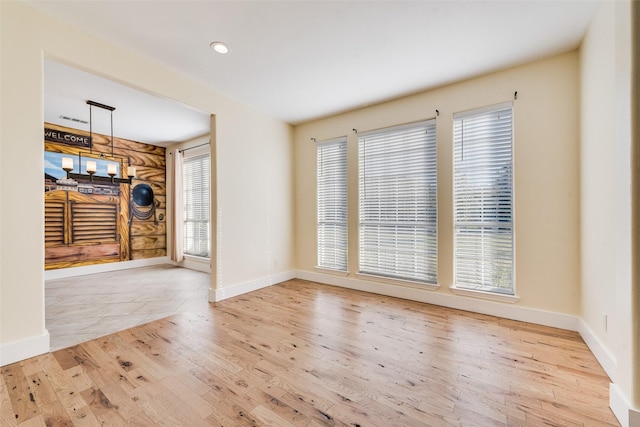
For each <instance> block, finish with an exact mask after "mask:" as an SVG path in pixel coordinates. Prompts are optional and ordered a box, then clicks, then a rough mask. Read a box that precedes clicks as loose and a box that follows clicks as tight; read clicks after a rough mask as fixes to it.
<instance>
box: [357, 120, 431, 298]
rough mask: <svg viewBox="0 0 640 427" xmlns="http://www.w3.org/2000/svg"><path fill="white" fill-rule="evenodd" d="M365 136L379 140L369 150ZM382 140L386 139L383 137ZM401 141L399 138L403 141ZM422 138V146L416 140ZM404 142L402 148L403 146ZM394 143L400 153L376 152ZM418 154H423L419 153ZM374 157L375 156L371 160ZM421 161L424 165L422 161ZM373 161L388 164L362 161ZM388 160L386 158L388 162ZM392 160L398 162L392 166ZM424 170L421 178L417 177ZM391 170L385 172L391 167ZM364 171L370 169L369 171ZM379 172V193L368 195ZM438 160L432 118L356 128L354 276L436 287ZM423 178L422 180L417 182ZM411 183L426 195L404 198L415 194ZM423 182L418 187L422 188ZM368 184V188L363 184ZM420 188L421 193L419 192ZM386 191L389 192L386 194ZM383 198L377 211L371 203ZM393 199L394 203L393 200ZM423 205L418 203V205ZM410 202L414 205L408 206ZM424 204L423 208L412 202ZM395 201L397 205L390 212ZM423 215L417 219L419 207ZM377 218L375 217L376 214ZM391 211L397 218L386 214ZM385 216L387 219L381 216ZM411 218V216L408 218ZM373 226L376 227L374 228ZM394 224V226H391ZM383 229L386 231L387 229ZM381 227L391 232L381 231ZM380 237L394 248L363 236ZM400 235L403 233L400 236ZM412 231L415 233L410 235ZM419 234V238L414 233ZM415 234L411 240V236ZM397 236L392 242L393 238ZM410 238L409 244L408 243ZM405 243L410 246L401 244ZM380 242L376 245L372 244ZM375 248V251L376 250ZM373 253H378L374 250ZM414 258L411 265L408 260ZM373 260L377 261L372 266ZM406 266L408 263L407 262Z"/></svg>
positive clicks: (386, 148)
mask: <svg viewBox="0 0 640 427" xmlns="http://www.w3.org/2000/svg"><path fill="white" fill-rule="evenodd" d="M423 131H424V132H426V135H428V136H424V137H422V136H419V134H420V132H423ZM367 140H369V142H368V143H369V145H371V144H380V145H377V146H375V147H373V148H372V147H370V148H369V151H371V150H372V149H373V150H374V152H370V153H367ZM385 140H386V142H384V141H385ZM401 141H402V142H401ZM420 143H424V144H425V145H424V147H420V146H419V145H411V144H420ZM403 144H404V145H405V147H404V149H401V148H400V147H401V145H403ZM393 148H398V149H399V151H397V152H395V153H394V155H395V154H397V155H398V157H394V155H391V153H385V154H381V153H377V154H376V153H375V151H376V150H379V149H382V150H383V151H384V150H388V149H393ZM415 149H423V150H424V152H422V151H418V154H417V155H408V154H407V153H408V152H409V151H410V150H415ZM402 156H405V157H404V158H403V157H402ZM419 156H423V158H420V157H419ZM376 157H377V160H374V159H375V158H376ZM419 161H424V162H425V164H424V165H422V166H420V165H419ZM367 162H369V163H371V162H374V163H371V164H372V165H375V164H376V163H379V162H383V163H379V164H380V165H382V164H384V165H387V166H390V167H392V168H393V170H392V169H390V168H387V166H379V167H377V169H376V166H373V168H368V167H367V165H366V163H367ZM387 162H388V163H387ZM393 162H395V163H396V164H395V165H394V164H393ZM421 167H422V168H423V169H424V170H423V171H422V172H423V173H425V176H423V177H422V178H420V177H416V174H419V173H421V169H420V168H421ZM390 171H391V172H392V173H395V175H389V174H388V173H389V172H390ZM368 172H371V173H370V174H369V175H367V174H368ZM375 174H378V176H379V179H378V182H379V184H378V187H379V188H380V191H378V197H377V199H376V198H369V197H368V196H367V195H366V193H367V192H368V191H370V189H371V191H372V190H373V187H372V186H373V185H375V184H373V181H370V180H371V179H372V177H373V176H374V175H375ZM437 174H438V161H437V126H436V118H431V119H426V120H421V121H417V122H411V123H406V124H402V125H397V126H390V127H386V128H380V129H375V130H371V131H366V132H359V133H358V276H359V277H362V278H367V279H369V278H371V279H374V280H380V281H384V282H388V283H395V284H400V285H405V286H417V287H419V288H421V289H435V288H437V287H438V177H437ZM421 180H422V181H423V182H421ZM392 181H395V184H396V190H397V191H395V190H394V191H390V190H385V189H384V188H383V186H384V185H390V183H391V182H392ZM411 185H413V188H414V190H415V188H416V185H417V186H418V190H419V192H420V193H419V194H420V195H421V196H424V199H420V200H418V199H416V198H413V199H411V200H412V201H413V202H412V203H406V204H405V203H403V200H402V196H403V195H412V194H414V195H415V192H414V193H411V191H410V190H409V188H410V187H411ZM421 186H422V187H421ZM367 187H369V189H368V188H367ZM422 193H423V194H422ZM387 196H392V197H393V199H390V198H389V197H387ZM383 199H386V200H387V201H390V204H387V203H385V204H380V207H379V208H378V211H377V214H376V213H375V212H376V211H375V208H373V210H372V202H373V203H375V200H383ZM394 203H395V205H394ZM421 203H422V204H423V205H420V204H421ZM410 204H413V205H414V209H413V210H412V209H411V208H410V207H408V206H409V205H410ZM418 205H419V206H424V209H423V210H421V209H420V208H416V207H415V206H418ZM393 206H395V207H396V211H395V213H393V212H392V211H393ZM422 211H424V212H428V213H425V214H424V217H425V218H426V219H424V220H418V218H421V215H422V214H421V213H420V212H422ZM376 215H377V216H378V218H379V219H378V220H377V221H376V220H374V219H373V218H374V217H375V216H376ZM394 215H395V220H391V219H390V218H391V217H393V216H394ZM385 216H386V217H388V218H389V219H385V218H384V217H385ZM411 218H413V219H414V220H413V221H412V219H411ZM376 228H377V230H378V231H375V230H376ZM393 228H395V231H392V230H393ZM385 229H386V230H385ZM384 231H389V233H388V234H387V235H386V236H384ZM374 234H377V235H379V236H383V237H381V238H380V239H379V240H378V243H379V242H384V243H385V244H386V245H390V246H392V247H393V249H394V251H393V252H392V255H391V256H389V254H390V253H391V252H389V251H388V250H387V249H389V248H385V249H379V248H380V245H376V244H375V243H370V244H368V245H367V244H365V243H364V242H365V241H369V242H374V241H375V239H376V238H375V236H374ZM403 234H404V236H403ZM411 234H413V236H411ZM416 236H421V237H422V238H423V239H422V240H421V241H419V240H417V239H416V238H415V237H416ZM412 237H413V239H412ZM394 240H395V242H393V241H394ZM411 242H413V243H412V244H413V247H411V246H410V244H411ZM404 243H409V245H406V246H403V244H404ZM375 246H378V249H375ZM376 250H377V252H376ZM420 252H422V253H423V254H424V256H425V257H424V258H422V259H423V260H424V262H423V263H420V259H421V258H420V256H419V254H420ZM376 253H377V255H376ZM376 257H377V258H378V261H375V262H374V261H371V258H376ZM412 263H413V267H411V266H410V265H411V264H412ZM376 264H377V265H376ZM407 266H409V267H407Z"/></svg>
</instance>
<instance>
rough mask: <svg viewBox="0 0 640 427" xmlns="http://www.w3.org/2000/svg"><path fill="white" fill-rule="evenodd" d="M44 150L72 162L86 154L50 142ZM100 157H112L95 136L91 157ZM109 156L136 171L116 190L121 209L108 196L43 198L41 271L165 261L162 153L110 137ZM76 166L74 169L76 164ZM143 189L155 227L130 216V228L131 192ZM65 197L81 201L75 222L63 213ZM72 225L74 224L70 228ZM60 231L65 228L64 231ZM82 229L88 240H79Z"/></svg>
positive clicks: (102, 137) (102, 139)
mask: <svg viewBox="0 0 640 427" xmlns="http://www.w3.org/2000/svg"><path fill="white" fill-rule="evenodd" d="M44 126H45V127H46V128H49V129H54V130H59V131H64V132H69V133H73V134H77V135H87V136H88V135H89V132H87V131H84V130H79V129H73V128H68V127H64V126H58V125H54V124H50V123H45V124H44ZM44 149H45V151H52V152H58V153H65V154H69V155H70V156H74V159H75V158H77V155H78V152H80V153H81V154H82V156H85V155H89V149H86V148H82V147H78V146H73V145H66V144H62V143H57V142H51V141H44ZM99 153H104V154H105V155H106V156H107V157H110V156H111V141H110V136H108V135H101V134H96V133H94V134H93V154H94V156H95V155H97V154H99ZM113 154H114V156H117V157H123V158H125V159H127V158H128V159H129V161H130V165H131V166H135V168H136V175H137V176H136V177H135V178H134V180H133V184H132V185H131V186H130V185H128V184H121V185H120V197H119V198H118V199H119V203H118V202H115V201H114V200H115V199H116V198H114V197H111V196H98V195H93V196H87V195H82V194H79V193H77V192H73V193H74V194H71V193H72V192H66V191H62V190H56V191H51V192H47V193H45V206H46V207H45V228H46V231H45V269H56V268H66V267H77V266H83V265H91V264H101V263H105V262H118V261H126V260H129V259H144V258H154V257H160V256H166V255H167V234H166V229H167V227H166V216H167V213H166V203H167V190H166V187H167V186H166V164H165V149H164V147H157V146H154V145H150V144H144V143H140V142H136V141H131V140H127V139H123V138H117V137H114V138H113ZM74 162H76V163H77V160H74ZM125 170H126V169H125ZM141 183H145V184H148V185H149V186H150V187H151V188H152V189H153V193H154V198H155V205H156V215H155V219H157V223H155V221H154V216H151V218H150V219H146V220H143V219H138V218H136V217H135V216H134V217H133V221H132V223H131V225H129V214H130V210H129V203H130V198H131V190H132V189H133V188H134V187H135V186H136V185H138V184H141ZM65 193H70V194H65ZM69 197H71V198H72V199H79V200H81V202H82V203H84V204H86V205H84V207H83V208H76V209H75V212H74V215H73V216H72V212H66V211H65V206H70V205H69V201H68V198H69ZM109 197H111V198H109ZM89 199H91V200H89ZM65 203H66V204H65ZM90 203H96V204H95V205H94V206H93V208H95V209H92V208H91V205H90ZM110 204H111V205H114V204H117V206H112V208H109V207H108V206H109V205H110ZM140 209H144V208H140ZM89 212H91V213H89ZM114 212H115V215H117V234H116V239H115V240H113V239H112V235H111V234H110V233H111V232H112V231H113V230H112V229H111V228H110V227H112V226H113V219H114V216H113V215H114ZM82 215H85V216H84V217H83V216H82ZM56 218H57V221H58V222H56ZM73 221H76V222H75V223H73ZM83 221H84V222H83ZM63 225H66V227H64V228H63ZM82 227H83V232H84V233H86V237H80V236H79V235H77V233H78V232H79V231H78V230H80V229H81V228H82ZM70 230H76V239H75V240H74V239H72V236H70V235H68V234H67V235H66V236H65V234H64V233H71V231H70ZM82 239H84V240H82ZM70 242H74V245H69V243H70Z"/></svg>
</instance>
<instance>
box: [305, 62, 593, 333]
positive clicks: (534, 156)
mask: <svg viewBox="0 0 640 427" xmlns="http://www.w3.org/2000/svg"><path fill="white" fill-rule="evenodd" d="M515 91H518V98H517V100H516V101H514V141H515V142H514V144H515V160H514V161H515V169H514V173H515V187H514V193H515V230H516V231H515V233H516V237H515V238H516V290H517V295H518V296H519V297H520V300H519V301H518V302H517V303H514V304H507V303H494V302H491V303H489V302H486V301H483V300H480V299H477V298H467V297H461V296H457V295H453V294H452V292H451V290H450V289H449V287H450V286H451V285H453V243H452V242H453V223H452V218H453V201H452V174H453V172H452V153H453V147H452V129H453V120H452V115H453V113H455V112H458V111H464V110H468V109H472V108H477V107H482V106H486V105H492V104H496V103H500V102H504V101H510V100H512V99H513V95H514V92H515ZM436 109H438V110H439V111H440V116H439V117H438V118H437V146H438V154H437V156H438V239H439V248H438V276H439V279H438V281H439V284H440V288H439V289H438V290H437V291H420V290H416V289H415V288H403V287H402V286H395V285H388V284H384V285H380V284H376V283H371V282H367V281H364V280H362V279H360V278H359V277H357V276H356V273H357V269H358V266H357V191H358V190H357V189H358V187H357V137H356V135H354V133H353V132H352V129H353V128H356V129H358V131H366V130H370V129H376V128H381V127H386V126H391V125H396V124H401V123H407V122H411V121H416V120H421V119H428V118H431V117H434V116H435V110H436ZM341 135H347V136H348V179H349V227H350V232H349V239H350V242H349V256H350V258H349V271H350V273H349V276H348V277H347V278H335V277H330V276H328V275H320V274H319V273H317V272H314V266H315V261H316V225H315V218H316V217H315V206H316V202H315V191H316V183H315V145H314V144H313V143H312V142H311V138H316V139H317V140H318V141H320V140H323V139H328V138H333V137H337V136H341ZM294 143H295V159H296V162H295V164H296V170H295V181H296V212H297V217H296V220H297V224H296V238H297V256H298V258H297V260H298V261H297V265H298V268H299V269H300V270H301V274H302V275H303V276H304V277H309V278H314V279H316V280H321V281H327V282H330V283H335V284H342V285H345V286H351V287H357V288H360V289H365V290H370V291H375V292H380V293H386V294H390V295H395V296H401V297H405V298H411V299H417V300H421V301H427V302H434V303H439V304H445V305H450V306H455V307H459V308H465V309H470V310H474V311H480V312H486V313H492V314H496V315H502V316H505V317H512V318H520V319H522V320H530V321H537V322H538V323H543V324H554V325H555V326H562V327H567V328H571V329H573V328H575V317H574V316H575V315H577V314H578V313H579V311H580V288H579V283H580V267H579V182H578V178H579V151H578V144H579V58H578V53H577V52H575V51H574V52H571V53H568V54H564V55H560V56H556V57H553V58H550V59H545V60H541V61H538V62H535V63H532V64H529V65H525V66H521V67H517V68H513V69H508V70H505V71H501V72H497V73H493V74H489V75H486V76H483V77H479V78H475V79H471V80H467V81H464V82H461V83H457V84H453V85H449V86H445V87H442V88H439V89H435V90H431V91H427V92H424V93H420V94H417V95H414V96H409V97H406V98H402V99H399V100H395V101H391V102H388V103H384V104H380V105H376V106H372V107H368V108H363V109H360V110H357V111H353V112H349V113H345V114H341V115H338V116H335V117H330V118H326V119H323V120H318V121H314V122H311V123H307V124H303V125H300V126H297V127H296V128H295V129H294ZM523 308H526V309H528V311H527V310H523ZM571 319H573V320H571ZM572 322H573V323H572Z"/></svg>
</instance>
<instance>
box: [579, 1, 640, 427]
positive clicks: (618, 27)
mask: <svg viewBox="0 0 640 427" xmlns="http://www.w3.org/2000/svg"><path fill="white" fill-rule="evenodd" d="M630 16H631V13H630V2H628V1H617V2H606V1H605V2H601V3H600V5H599V7H598V9H597V11H596V14H595V16H594V18H593V20H592V22H591V24H590V26H589V29H588V31H587V34H586V36H585V39H584V41H583V43H582V46H581V50H580V65H581V76H580V77H581V136H582V137H581V147H580V148H581V159H580V161H581V164H580V166H581V207H580V212H581V227H580V229H581V239H582V240H581V258H582V260H581V265H582V272H581V276H582V285H581V287H582V310H581V318H582V321H583V322H584V325H585V328H588V329H589V331H590V334H591V335H592V336H593V340H594V342H593V343H591V346H592V348H595V349H596V351H595V353H596V355H597V356H599V359H600V360H601V363H603V366H605V367H607V373H608V374H609V376H610V377H611V380H612V383H613V384H612V387H611V397H610V401H611V407H612V409H613V410H614V413H615V414H616V416H617V417H618V419H619V420H620V421H621V423H622V425H623V426H627V425H633V424H631V418H632V417H633V413H634V411H633V410H632V407H633V405H632V404H631V402H632V397H633V392H632V390H633V387H634V384H635V385H636V386H637V384H638V383H639V382H640V378H638V374H637V372H638V368H637V367H634V362H633V347H634V346H636V345H637V342H638V339H639V338H638V337H637V336H634V335H633V329H632V324H633V323H634V322H637V319H638V316H639V315H638V314H637V313H635V310H634V307H633V305H632V295H633V291H632V287H633V285H632V271H631V270H632V262H633V261H632V252H631V243H632V242H631V236H632V228H631V212H632V211H631V189H632V183H631V77H632V75H631V20H630ZM605 314H606V315H607V319H608V322H607V325H606V327H605V322H604V319H603V316H604V315H605ZM597 348H601V352H600V354H598V352H597ZM636 413H637V412H636ZM630 417H631V418H630Z"/></svg>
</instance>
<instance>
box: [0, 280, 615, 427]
mask: <svg viewBox="0 0 640 427" xmlns="http://www.w3.org/2000/svg"><path fill="white" fill-rule="evenodd" d="M608 387H609V378H608V377H607V376H606V374H605V373H604V371H603V370H602V368H601V367H600V366H599V365H598V363H597V362H596V360H595V358H594V357H593V355H592V354H591V353H590V352H589V350H588V349H587V347H586V345H585V344H584V342H583V341H582V339H581V338H580V337H579V335H578V334H577V333H575V332H569V331H564V330H560V329H553V328H548V327H542V326H537V325H532V324H527V323H521V322H516V321H510V320H504V319H499V318H495V317H491V316H485V315H480V314H474V313H469V312H462V311H457V310H451V309H447V308H442V307H436V306H432V305H427V304H422V303H417V302H412V301H405V300H400V299H394V298H389V297H384V296H379V295H372V294H367V293H363V292H357V291H352V290H346V289H340V288H335V287H331V286H325V285H319V284H315V283H312V282H306V281H302V280H291V281H288V282H285V283H283V284H280V285H275V286H271V287H269V288H265V289H262V290H259V291H256V292H252V293H250V294H246V295H242V296H240V297H236V298H232V299H229V300H225V301H222V302H219V303H215V304H211V305H210V308H209V310H206V311H198V312H195V311H194V312H188V313H183V314H178V315H175V316H172V317H169V318H165V319H162V320H157V321H154V322H151V323H148V324H145V325H141V326H137V327H134V328H132V329H128V330H125V331H122V332H119V333H115V334H111V335H108V336H105V337H102V338H98V339H94V340H92V341H88V342H85V343H82V344H80V345H77V346H73V347H69V348H65V349H62V350H59V351H56V352H54V353H48V354H45V355H42V356H39V357H35V358H32V359H28V360H26V361H23V362H19V363H15V364H12V365H8V366H5V367H3V368H2V371H1V375H0V404H1V407H0V408H1V409H0V425H2V426H99V425H105V426H156V425H160V426H172V427H174V426H190V427H196V426H206V425H213V426H218V425H219V426H352V427H353V426H362V427H364V426H385V427H386V426H483V427H484V426H504V425H508V426H549V425H551V426H610V425H614V426H615V425H619V424H618V423H617V421H616V419H615V417H614V416H613V414H612V412H611V410H610V409H609V407H608Z"/></svg>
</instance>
